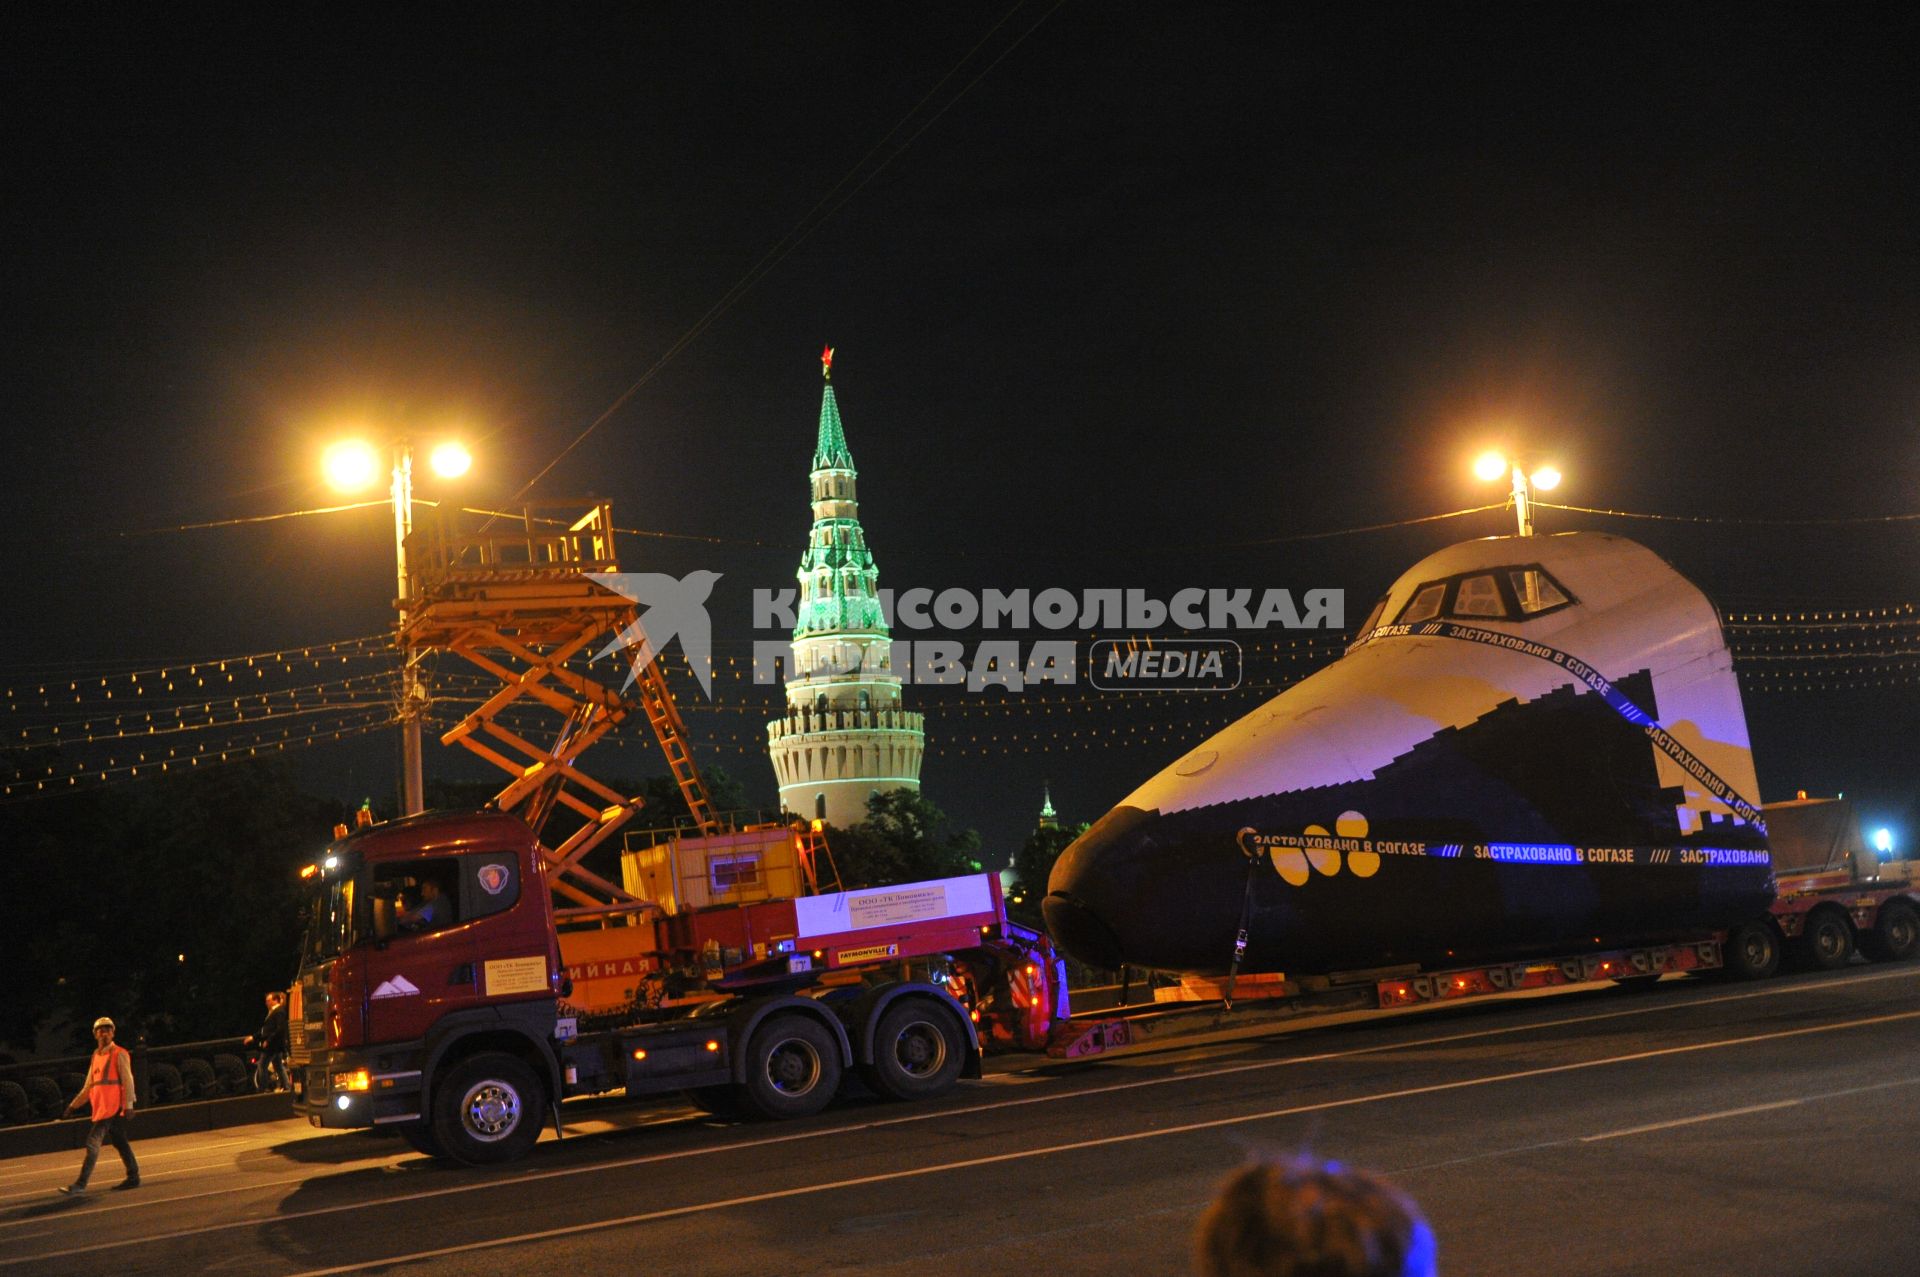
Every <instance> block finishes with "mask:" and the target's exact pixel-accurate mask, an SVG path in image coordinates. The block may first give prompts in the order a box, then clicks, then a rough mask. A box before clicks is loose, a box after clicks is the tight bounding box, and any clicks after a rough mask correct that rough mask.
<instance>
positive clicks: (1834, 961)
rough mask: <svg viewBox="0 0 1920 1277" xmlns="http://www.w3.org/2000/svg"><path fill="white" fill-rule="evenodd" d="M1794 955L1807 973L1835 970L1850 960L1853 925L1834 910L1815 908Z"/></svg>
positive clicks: (1851, 956) (1844, 916) (1851, 955)
mask: <svg viewBox="0 0 1920 1277" xmlns="http://www.w3.org/2000/svg"><path fill="white" fill-rule="evenodd" d="M1794 956H1795V958H1796V959H1797V960H1798V964H1799V965H1800V966H1803V967H1805V968H1806V969H1807V970H1809V971H1838V970H1839V969H1840V968H1841V967H1844V966H1846V965H1847V963H1848V962H1850V961H1852V960H1853V924H1852V923H1851V922H1848V921H1847V917H1846V915H1845V914H1843V913H1841V912H1840V911H1839V910H1837V909H1828V908H1820V909H1815V910H1814V911H1813V912H1812V913H1810V914H1808V915H1807V926H1806V930H1804V931H1802V932H1801V933H1800V943H1799V944H1798V945H1796V946H1795V954H1794Z"/></svg>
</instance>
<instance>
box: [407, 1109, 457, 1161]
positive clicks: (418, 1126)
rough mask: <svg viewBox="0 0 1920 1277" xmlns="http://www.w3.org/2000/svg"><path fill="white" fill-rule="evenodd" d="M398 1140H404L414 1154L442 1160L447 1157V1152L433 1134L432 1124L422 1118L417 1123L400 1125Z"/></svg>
mask: <svg viewBox="0 0 1920 1277" xmlns="http://www.w3.org/2000/svg"><path fill="white" fill-rule="evenodd" d="M400 1138H401V1139H403V1140H405V1141H406V1142H407V1144H408V1146H409V1147H410V1148H412V1149H413V1151H414V1152H416V1153H420V1154H424V1155H425V1156H427V1157H438V1158H443V1159H444V1158H445V1157H446V1155H447V1150H445V1149H444V1148H441V1147H440V1141H439V1139H438V1138H437V1137H436V1136H435V1135H434V1133H433V1123H432V1122H429V1121H427V1120H425V1119H424V1118H423V1119H421V1120H420V1121H418V1122H403V1123H401V1125H400Z"/></svg>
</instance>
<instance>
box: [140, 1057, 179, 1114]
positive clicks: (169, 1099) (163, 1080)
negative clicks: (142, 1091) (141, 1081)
mask: <svg viewBox="0 0 1920 1277" xmlns="http://www.w3.org/2000/svg"><path fill="white" fill-rule="evenodd" d="M147 1084H148V1086H150V1087H151V1088H152V1090H153V1098H152V1099H150V1100H148V1101H147V1103H149V1104H171V1103H173V1102H174V1101H175V1100H179V1099H184V1098H186V1094H187V1084H186V1083H185V1082H183V1081H181V1080H180V1070H179V1069H176V1068H174V1067H173V1065H171V1064H156V1065H154V1066H153V1067H151V1068H150V1069H148V1070H147Z"/></svg>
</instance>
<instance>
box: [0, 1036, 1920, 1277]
mask: <svg viewBox="0 0 1920 1277" xmlns="http://www.w3.org/2000/svg"><path fill="white" fill-rule="evenodd" d="M1914 1019H1920V1011H1900V1012H1895V1013H1892V1014H1888V1015H1878V1016H1869V1017H1867V1018H1864V1019H1859V1020H1845V1021H1841V1022H1839V1023H1836V1024H1821V1025H1812V1026H1808V1027H1805V1028H1798V1029H1781V1030H1777V1031H1775V1032H1772V1033H1756V1034H1748V1035H1746V1036H1744V1037H1737V1038H1723V1039H1720V1040H1718V1041H1714V1042H1696V1043H1690V1044H1688V1045H1686V1046H1671V1047H1659V1048H1656V1049H1654V1050H1649V1051H1635V1052H1632V1053H1630V1054H1627V1055H1618V1056H1610V1057H1605V1058H1602V1059H1597V1060H1580V1061H1575V1062H1574V1063H1571V1064H1552V1065H1543V1066H1540V1067H1538V1068H1532V1069H1520V1070H1516V1071H1514V1072H1510V1073H1496V1074H1490V1075H1488V1076H1485V1077H1478V1078H1462V1079H1459V1080H1457V1081H1452V1082H1434V1083H1429V1084H1428V1085H1425V1086H1415V1087H1403V1088H1400V1089H1398V1090H1392V1091H1381V1092H1377V1093H1375V1094H1372V1095H1357V1096H1352V1097H1350V1098H1347V1099H1340V1100H1322V1101H1320V1102H1318V1103H1313V1104H1300V1105H1292V1106H1289V1107H1286V1108H1279V1109H1268V1110H1264V1111H1262V1112H1258V1113H1245V1114H1240V1115H1238V1116H1234V1117H1223V1118H1213V1119H1210V1120H1207V1121H1203V1122H1189V1123H1186V1124H1184V1125H1181V1126H1169V1127H1160V1128H1156V1129H1154V1130H1150V1131H1139V1132H1134V1133H1132V1134H1127V1135H1110V1136H1103V1137H1101V1138H1098V1139H1090V1140H1076V1141H1072V1142H1070V1143H1065V1144H1054V1145H1049V1146H1046V1147H1043V1148H1035V1149H1023V1150H1020V1151H1018V1152H1013V1153H999V1154H995V1155H992V1156H988V1157H976V1158H967V1159H964V1160H962V1161H957V1162H944V1163H941V1164H938V1165H934V1166H923V1167H917V1168H914V1169H912V1170H905V1171H889V1172H886V1173H883V1174H877V1175H865V1176H859V1177H856V1178H853V1179H846V1180H835V1181H832V1182H830V1183H825V1184H808V1185H801V1186H799V1187H797V1188H789V1189H779V1190H775V1191H770V1192H766V1193H756V1194H750V1195H748V1196H744V1197H735V1198H727V1199H725V1200H721V1201H714V1202H700V1203H694V1204H692V1205H689V1206H679V1207H672V1208H669V1209H665V1210H659V1211H648V1212H645V1213H642V1214H638V1215H627V1216H622V1217H620V1218H617V1219H608V1220H596V1221H593V1222H591V1223H587V1224H575V1225H571V1226H569V1227H565V1228H558V1229H547V1230H543V1231H540V1232H532V1233H522V1234H517V1235H514V1236H511V1237H502V1238H495V1239H492V1240H490V1241H484V1242H471V1243H468V1244H465V1245H461V1246H450V1247H445V1248H442V1249H438V1250H425V1251H418V1252H415V1253H412V1254H406V1255H392V1256H387V1257H385V1258H381V1259H370V1260H366V1261H364V1262H362V1263H358V1264H348V1265H344V1266H342V1267H338V1268H328V1269H319V1270H315V1271H313V1272H311V1273H307V1274H303V1275H302V1277H323V1274H328V1273H344V1272H353V1271H356V1270H358V1269H361V1268H368V1267H375V1266H380V1265H386V1264H398V1263H409V1262H412V1261H415V1260H420V1259H431V1258H435V1257H438V1256H441V1255H451V1254H461V1253H464V1252H467V1251H474V1250H485V1249H490V1248H492V1247H496V1246H506V1245H512V1244H515V1243H517V1242H523V1241H539V1240H543V1239H546V1238H551V1237H563V1236H570V1235H573V1234H576V1233H584V1232H593V1231H597V1230H600V1229H605V1228H619V1227H623V1226H626V1225H630V1224H638V1223H645V1222H648V1221H651V1220H656V1219H670V1218H674V1217H676V1216H681V1215H691V1214H698V1213H701V1212H704V1211H711V1210H722V1209H725V1208H727V1207H730V1206H740V1205H750V1204H752V1203H756V1202H765V1201H775V1200H779V1199H782V1198H788V1197H800V1196H806V1195H809V1194H814V1193H823V1192H829V1191H832V1190H834V1189H839V1188H849V1187H857V1186H859V1185H863V1184H877V1183H884V1182H886V1181H889V1180H898V1179H911V1178H915V1177H918V1176H923V1175H932V1174H938V1173H941V1172H944V1171H952V1170H965V1169H969V1168H972V1167H976V1166H991V1165H997V1164H1000V1163H1004V1162H1015V1161H1023V1160H1026V1159H1028V1158H1034V1157H1045V1156H1049V1155H1051V1154H1054V1153H1065V1152H1074V1151H1077V1150H1081V1149H1089V1148H1106V1147H1111V1146H1114V1145H1119V1144H1130V1143H1135V1142H1137V1141H1140V1140H1150V1139H1163V1138H1165V1137H1168V1136H1172V1135H1188V1134H1192V1133H1194V1132H1196V1131H1208V1130H1218V1129H1221V1128H1224V1127H1229V1126H1243V1125H1246V1124H1248V1123H1252V1122H1264V1121H1270V1120H1272V1119H1274V1118H1280V1117H1293V1116H1297V1115H1299V1114H1302V1113H1318V1112H1326V1111H1328V1110H1332V1109H1341V1108H1353V1107H1356V1106H1359V1105H1364V1104H1378V1103H1383V1102H1386V1101H1388V1100H1398V1099H1406V1098H1409V1097H1411V1096H1416V1095H1433V1094H1438V1093H1441V1092H1445V1091H1457V1090H1464V1089H1466V1088H1468V1087H1477V1086H1490V1085H1493V1084H1495V1083H1500V1082H1514V1081H1520V1080H1523V1079H1526V1078H1535V1077H1551V1076H1553V1075H1555V1074H1560V1073H1573V1072H1578V1071H1582V1070H1586V1069H1594V1068H1604V1067H1607V1066H1609V1065H1615V1064H1629V1063H1633V1062H1636V1061H1640V1060H1651V1059H1661V1058H1664V1057H1668V1056H1678V1055H1689V1054H1693V1053H1695V1052H1699V1051H1712V1050H1725V1049H1727V1048H1730V1047H1737V1046H1746V1045H1750V1044H1752V1043H1756V1042H1777V1041H1782V1040H1785V1039H1788V1038H1798V1037H1806V1036H1808V1035H1810V1034H1816V1033H1835V1032H1840V1031H1842V1030H1846V1029H1859V1028H1867V1027H1869V1026H1872V1025H1876V1024H1891V1023H1896V1022H1899V1021H1905V1020H1914ZM1229 1071H1234V1070H1229ZM1187 1076H1189V1077H1190V1076H1191V1075H1187ZM1129 1085H1132V1084H1129ZM1107 1089H1127V1088H1125V1087H1121V1088H1107ZM1078 1094H1081V1095H1087V1094H1094V1093H1093V1092H1079V1093H1078ZM1033 1102H1034V1101H1033V1100H1015V1101H1010V1102H1009V1103H1008V1104H1007V1105H988V1106H983V1107H987V1108H993V1107H1010V1106H1011V1105H1013V1104H1028V1103H1033ZM960 1111H962V1110H952V1111H948V1112H944V1113H932V1114H922V1115H917V1120H938V1119H941V1118H947V1117H953V1116H955V1115H956V1113H958V1112H960ZM907 1120H914V1119H907V1118H894V1119H890V1120H888V1121H884V1122H874V1123H867V1124H863V1126H860V1127H852V1128H834V1129H832V1130H828V1131H805V1132H799V1133H796V1134H794V1135H788V1136H774V1137H770V1138H767V1139H762V1140H752V1141H745V1142H742V1143H738V1144H728V1145H725V1146H721V1147H713V1148H700V1149H687V1150H682V1151H680V1152H678V1153H663V1154H654V1155H650V1156H646V1157H637V1158H630V1159H627V1160H625V1161H620V1162H611V1163H599V1164H596V1165H593V1166H583V1167H568V1168H565V1169H559V1170H551V1171H539V1172H534V1173H531V1174H527V1175H516V1176H513V1177H511V1178H499V1179H489V1180H486V1181H484V1182H481V1183H474V1184H462V1185H455V1186H450V1187H447V1188H439V1189H426V1190H422V1191H420V1192H417V1193H403V1194H399V1195H397V1196H393V1197H384V1198H380V1199H377V1200H372V1201H355V1202H342V1203H340V1204H338V1205H334V1206H318V1207H314V1208H312V1209H310V1210H303V1211H288V1212H282V1213H280V1214H277V1215H271V1216H267V1217H264V1218H259V1219H240V1220H229V1221H227V1222H225V1223H220V1224H207V1225H202V1226H200V1227H196V1228H183V1229H177V1230H175V1231H173V1232H170V1233H152V1234H147V1235H145V1236H141V1237H129V1238H124V1239H119V1240H115V1241H104V1242H94V1243H92V1244H89V1245H85V1246H73V1247H69V1248H67V1249H65V1250H54V1251H44V1252H42V1253H40V1254H37V1255H24V1256H20V1257H19V1258H7V1259H0V1268H7V1267H12V1266H13V1265H15V1264H25V1263H39V1262H42V1261H44V1260H49V1259H61V1258H65V1257H66V1256H68V1255H82V1254H90V1253H92V1252H95V1251H102V1250H116V1249H119V1248H121V1247H126V1246H144V1245H151V1244H153V1243H155V1242H166V1241H176V1240H178V1239H180V1238H183V1237H198V1236H204V1235H206V1234H208V1233H219V1232H228V1231H231V1230H233V1229H236V1228H258V1227H261V1226H264V1225H275V1224H287V1223H291V1222H293V1221H294V1220H300V1219H310V1218H314V1217H316V1216H321V1215H334V1214H339V1213H340V1212H343V1211H364V1210H368V1209H371V1208H377V1207H383V1206H397V1205H400V1204H403V1203H406V1202H413V1201H420V1200H423V1199H427V1198H434V1197H445V1196H448V1195H450V1194H454V1193H466V1192H476V1191H481V1190H486V1189H494V1188H514V1187H517V1186H519V1185H521V1184H524V1183H527V1182H529V1181H533V1180H542V1179H553V1178H557V1177H560V1176H566V1175H583V1174H594V1175H597V1174H602V1173H604V1172H606V1171H609V1170H617V1169H620V1168H623V1167H630V1166H638V1165H643V1164H647V1163H652V1162H662V1161H671V1160H676V1159H679V1158H683V1157H693V1156H707V1155H711V1154H715V1153H722V1152H737V1151H740V1150H742V1149H749V1148H755V1147H761V1146H765V1145H768V1144H782V1143H789V1142H792V1141H794V1140H802V1139H813V1138H818V1137H819V1136H821V1135H823V1134H842V1133H852V1132H854V1131H859V1130H862V1129H872V1128H874V1127H881V1126H893V1125H898V1124H899V1123H901V1122H903V1121H907ZM229 1191H231V1190H229Z"/></svg>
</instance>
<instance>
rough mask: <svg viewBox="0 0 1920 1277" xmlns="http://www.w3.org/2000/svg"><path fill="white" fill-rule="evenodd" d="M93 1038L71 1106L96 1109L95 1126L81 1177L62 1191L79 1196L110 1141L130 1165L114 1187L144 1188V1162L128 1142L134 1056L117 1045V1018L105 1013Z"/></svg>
mask: <svg viewBox="0 0 1920 1277" xmlns="http://www.w3.org/2000/svg"><path fill="white" fill-rule="evenodd" d="M93 1041H94V1048H93V1059H92V1060H91V1061H90V1062H89V1063H88V1065H87V1083H86V1085H85V1086H83V1087H81V1088H80V1094H78V1095H76V1096H74V1097H73V1103H71V1104H69V1105H67V1112H69V1113H75V1112H78V1111H79V1110H80V1108H81V1106H82V1105H83V1104H91V1105H92V1108H93V1126H92V1127H91V1128H90V1129H89V1130H88V1131H87V1160H86V1161H84V1162H82V1163H80V1178H79V1179H76V1180H74V1181H73V1183H71V1184H68V1185H66V1186H64V1187H63V1188H61V1190H60V1191H61V1192H63V1193H68V1194H71V1195H73V1196H76V1197H77V1196H79V1195H80V1194H81V1193H84V1192H86V1191H87V1180H88V1179H89V1178H91V1177H92V1175H93V1164H94V1162H95V1161H96V1160H98V1158H99V1156H100V1145H101V1144H102V1143H105V1142H107V1141H109V1140H111V1141H112V1142H113V1147H114V1148H115V1149H116V1150H118V1152H119V1154H120V1160H121V1161H122V1162H124V1163H126V1167H127V1177H126V1178H125V1179H124V1180H122V1181H120V1183H118V1184H116V1185H114V1190H115V1191H116V1192H117V1191H119V1190H121V1189H128V1188H138V1187H140V1163H138V1162H136V1161H134V1160H133V1145H132V1144H131V1143H129V1142H128V1141H127V1119H129V1118H131V1117H132V1116H133V1101H134V1093H133V1057H132V1056H130V1055H128V1054H127V1049H126V1048H125V1047H123V1046H115V1045H114V1041H113V1021H112V1020H109V1019H108V1018H107V1017H106V1016H104V1015H103V1016H101V1017H100V1018H99V1019H98V1020H95V1021H94V1022H93Z"/></svg>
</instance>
